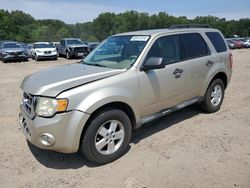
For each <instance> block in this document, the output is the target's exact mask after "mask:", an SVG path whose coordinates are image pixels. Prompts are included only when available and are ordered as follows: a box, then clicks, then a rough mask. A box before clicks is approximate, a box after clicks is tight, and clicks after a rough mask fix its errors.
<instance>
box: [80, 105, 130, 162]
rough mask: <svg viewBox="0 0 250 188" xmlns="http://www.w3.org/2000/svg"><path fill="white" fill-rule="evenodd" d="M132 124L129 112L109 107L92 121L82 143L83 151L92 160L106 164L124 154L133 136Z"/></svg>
mask: <svg viewBox="0 0 250 188" xmlns="http://www.w3.org/2000/svg"><path fill="white" fill-rule="evenodd" d="M131 132H132V126H131V122H130V119H129V118H128V116H127V114H126V113H124V112H123V111H121V110H117V109H109V110H106V111H102V112H100V113H98V114H97V115H96V116H95V117H94V118H93V120H92V121H91V122H90V124H89V127H88V128H87V130H86V132H85V134H84V136H83V138H82V143H81V153H82V154H83V156H84V157H85V158H86V159H87V160H88V161H90V162H93V163H95V164H106V163H109V162H112V161H114V160H116V159H118V158H119V157H120V156H122V155H123V154H124V153H125V151H126V149H127V147H128V144H129V141H130V138H131Z"/></svg>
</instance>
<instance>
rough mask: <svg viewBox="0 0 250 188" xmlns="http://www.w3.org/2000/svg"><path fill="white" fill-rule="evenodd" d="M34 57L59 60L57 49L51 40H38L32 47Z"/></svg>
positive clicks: (36, 58)
mask: <svg viewBox="0 0 250 188" xmlns="http://www.w3.org/2000/svg"><path fill="white" fill-rule="evenodd" d="M31 53H32V58H33V59H35V60H37V61H38V60H41V59H53V60H57V51H56V48H55V47H54V46H53V44H52V43H49V42H36V43H34V44H33V46H32V49H31Z"/></svg>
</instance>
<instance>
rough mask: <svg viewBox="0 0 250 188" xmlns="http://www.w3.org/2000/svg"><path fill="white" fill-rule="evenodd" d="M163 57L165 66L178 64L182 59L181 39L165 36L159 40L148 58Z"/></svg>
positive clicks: (174, 36)
mask: <svg viewBox="0 0 250 188" xmlns="http://www.w3.org/2000/svg"><path fill="white" fill-rule="evenodd" d="M150 57H162V58H163V60H164V62H165V64H171V63H175V62H178V61H180V60H181V59H182V57H181V50H180V42H179V37H178V36H177V35H171V36H165V37H161V38H159V39H157V40H156V41H155V43H154V44H153V46H152V48H151V49H150V51H149V53H148V57H147V58H150Z"/></svg>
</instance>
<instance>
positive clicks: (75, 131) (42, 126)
mask: <svg viewBox="0 0 250 188" xmlns="http://www.w3.org/2000/svg"><path fill="white" fill-rule="evenodd" d="M20 109H21V110H20V114H19V123H20V126H21V129H22V132H23V133H24V135H25V137H26V138H27V139H28V140H29V142H30V143H32V144H33V145H35V146H37V147H39V148H41V149H48V150H54V151H58V152H62V153H74V152H77V151H78V148H79V143H80V138H81V132H82V130H83V127H84V125H85V124H86V122H87V120H88V118H89V116H90V115H89V114H85V113H83V112H80V111H70V112H65V113H61V114H56V115H55V116H54V117H52V118H42V117H38V116H36V117H35V118H34V119H30V118H29V117H28V116H27V114H26V112H25V110H24V109H23V107H22V105H21V107H20ZM44 134H50V135H53V137H54V138H55V142H54V143H53V145H51V146H46V145H44V144H43V142H42V140H41V135H44Z"/></svg>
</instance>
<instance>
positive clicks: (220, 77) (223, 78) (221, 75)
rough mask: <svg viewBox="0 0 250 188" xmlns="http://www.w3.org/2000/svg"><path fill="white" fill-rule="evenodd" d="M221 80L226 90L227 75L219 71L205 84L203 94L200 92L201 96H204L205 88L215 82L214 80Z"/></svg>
mask: <svg viewBox="0 0 250 188" xmlns="http://www.w3.org/2000/svg"><path fill="white" fill-rule="evenodd" d="M218 78H219V79H221V80H222V81H223V83H224V86H225V89H226V88H227V85H228V77H227V74H226V73H225V72H223V71H219V72H217V73H215V74H214V75H213V76H212V77H211V79H210V80H209V81H208V82H207V83H206V85H205V87H204V89H203V92H202V96H204V95H205V93H206V91H207V88H208V86H209V85H210V84H211V83H212V82H213V81H214V80H215V79H218Z"/></svg>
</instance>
